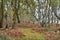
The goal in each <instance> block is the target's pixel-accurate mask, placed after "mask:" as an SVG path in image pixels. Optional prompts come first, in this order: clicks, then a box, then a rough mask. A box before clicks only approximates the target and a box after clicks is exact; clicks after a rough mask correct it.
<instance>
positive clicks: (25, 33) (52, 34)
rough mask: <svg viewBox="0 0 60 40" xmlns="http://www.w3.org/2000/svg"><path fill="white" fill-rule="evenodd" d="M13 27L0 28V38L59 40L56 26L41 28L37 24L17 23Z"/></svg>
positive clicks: (13, 39) (11, 39)
mask: <svg viewBox="0 0 60 40" xmlns="http://www.w3.org/2000/svg"><path fill="white" fill-rule="evenodd" d="M16 26H17V27H15V29H11V28H9V29H4V28H0V40H60V32H59V31H58V29H57V27H45V28H42V27H40V25H38V24H32V23H29V24H28V23H19V24H16Z"/></svg>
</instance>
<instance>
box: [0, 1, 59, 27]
mask: <svg viewBox="0 0 60 40" xmlns="http://www.w3.org/2000/svg"><path fill="white" fill-rule="evenodd" d="M59 19H60V0H0V27H2V26H3V23H4V22H6V26H8V25H9V23H16V22H18V23H20V22H30V21H31V22H34V23H35V22H38V23H39V24H41V25H46V24H47V25H49V24H50V23H56V24H59Z"/></svg>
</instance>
